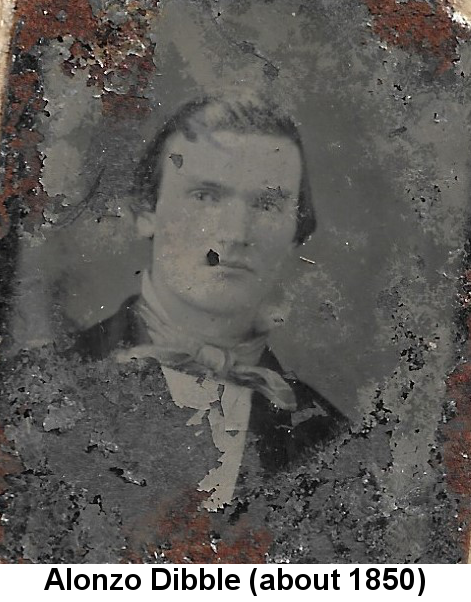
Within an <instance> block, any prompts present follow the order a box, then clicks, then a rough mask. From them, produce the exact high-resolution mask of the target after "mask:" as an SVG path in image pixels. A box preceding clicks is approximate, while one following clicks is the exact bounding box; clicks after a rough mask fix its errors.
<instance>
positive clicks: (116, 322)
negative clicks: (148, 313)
mask: <svg viewBox="0 0 471 602" xmlns="http://www.w3.org/2000/svg"><path fill="white" fill-rule="evenodd" d="M138 299H139V296H138V295H135V296H133V297H129V298H128V299H126V301H124V303H122V304H121V306H120V307H119V309H118V311H117V312H116V313H114V314H113V315H112V316H110V317H109V318H106V319H105V320H101V321H100V322H97V323H96V324H94V325H93V326H90V327H89V328H87V329H85V330H81V331H78V332H77V333H76V334H75V335H74V343H73V345H72V347H71V351H72V352H75V353H78V354H79V355H80V356H82V357H83V358H84V359H91V360H99V359H104V358H106V357H108V356H109V355H110V354H111V353H112V352H113V351H114V350H115V349H118V348H120V347H128V346H132V345H135V344H136V343H137V342H138V338H139V333H140V331H141V329H142V325H141V324H140V319H139V316H138V314H137V302H138Z"/></svg>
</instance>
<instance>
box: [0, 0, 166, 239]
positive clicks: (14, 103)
mask: <svg viewBox="0 0 471 602" xmlns="http://www.w3.org/2000/svg"><path fill="white" fill-rule="evenodd" d="M157 5H158V3H157V2H155V3H154V6H153V8H152V10H143V9H142V7H141V6H139V3H137V2H130V3H129V5H128V6H127V10H126V20H125V21H124V22H123V23H122V24H119V25H116V24H114V23H112V22H111V21H110V20H109V18H108V17H107V14H106V11H101V12H100V13H98V15H96V16H94V15H93V13H92V10H91V7H90V4H89V2H88V1H87V0H18V4H17V11H16V16H15V23H14V31H13V39H12V54H13V55H14V56H15V57H16V62H17V64H21V61H22V60H25V62H27V63H28V62H29V61H28V58H29V53H30V52H31V51H32V50H33V49H34V48H35V47H36V46H37V45H38V44H40V43H44V42H47V41H48V40H53V39H58V40H62V39H64V38H65V37H66V36H71V37H72V38H73V40H74V41H73V43H72V45H71V48H70V56H69V57H67V58H66V59H65V60H64V62H63V65H62V67H63V69H64V71H65V72H66V73H68V75H70V77H73V75H74V72H75V71H76V70H79V69H82V70H84V69H85V70H87V71H88V76H89V81H88V85H90V86H96V87H98V88H99V90H100V93H101V99H102V108H103V112H104V114H105V115H109V116H110V117H112V118H116V117H119V118H121V119H128V118H135V117H139V116H142V115H145V114H146V113H147V112H148V111H149V106H148V103H147V101H146V99H145V98H144V96H143V91H144V88H145V86H146V84H147V81H148V75H149V73H150V72H151V71H152V70H153V69H154V64H153V61H152V56H153V51H154V46H153V45H152V44H150V43H148V42H147V41H146V35H147V31H148V27H149V24H150V23H151V22H152V20H153V19H155V18H156V17H157V15H158V12H157ZM115 75H119V77H120V79H121V80H122V81H123V82H126V81H128V83H129V85H128V89H127V90H126V91H125V92H123V93H122V94H116V93H114V92H112V91H109V90H107V83H108V82H109V81H110V79H111V78H112V77H114V76H115ZM6 90H7V95H8V101H7V107H6V111H5V115H4V124H5V129H4V131H3V145H4V149H5V157H6V158H5V175H4V179H3V186H2V191H1V193H0V239H1V238H4V237H5V236H6V235H7V234H8V232H9V231H10V227H11V212H12V211H13V210H14V208H15V207H16V208H17V207H18V206H21V208H22V210H23V213H24V215H23V216H22V217H23V218H24V219H23V223H24V224H25V226H26V227H28V225H33V224H37V223H41V220H42V212H43V210H44V208H45V207H46V205H47V204H48V202H49V201H50V199H49V197H48V195H47V193H46V191H45V190H44V188H43V186H42V184H41V182H40V175H41V169H42V159H41V156H40V153H39V151H38V150H37V145H38V143H39V142H40V141H41V137H40V134H39V133H38V132H37V131H35V129H34V127H35V126H34V125H31V123H34V116H35V115H36V114H37V113H38V112H40V111H42V110H44V108H45V106H46V103H45V102H44V100H43V97H42V89H41V80H40V76H39V74H38V69H37V68H36V67H35V66H32V67H31V68H27V69H23V70H21V72H19V73H15V72H13V71H12V73H11V74H10V77H9V79H8V82H7V86H6Z"/></svg>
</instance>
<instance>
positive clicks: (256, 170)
mask: <svg viewBox="0 0 471 602" xmlns="http://www.w3.org/2000/svg"><path fill="white" fill-rule="evenodd" d="M175 156H178V161H175V160H174V159H175ZM165 157H166V164H167V165H168V166H169V167H168V168H167V169H169V170H170V171H172V172H174V173H175V175H177V176H179V177H187V178H198V177H201V178H203V179H214V178H217V179H218V180H220V179H224V180H227V179H229V180H231V179H234V180H235V181H237V180H239V179H240V178H242V177H243V178H245V179H247V178H250V180H252V181H253V182H254V183H256V182H257V181H260V182H261V183H262V182H264V181H265V180H267V181H268V180H269V181H271V182H273V181H274V180H276V181H277V183H276V185H279V186H282V187H285V186H289V187H290V188H291V187H295V186H296V185H297V184H298V183H299V179H300V176H301V158H300V152H299V149H298V147H297V145H296V144H295V142H293V141H292V140H291V139H290V138H288V137H287V136H273V135H269V134H263V133H238V132H231V131H226V130H222V131H208V132H207V133H206V132H202V133H199V134H198V136H197V137H196V139H194V140H188V139H187V138H186V137H185V136H184V135H183V134H182V133H177V134H174V135H173V136H172V137H171V138H170V139H169V140H168V142H167V147H166V153H165ZM171 158H173V160H172V159H171ZM247 183H248V182H247Z"/></svg>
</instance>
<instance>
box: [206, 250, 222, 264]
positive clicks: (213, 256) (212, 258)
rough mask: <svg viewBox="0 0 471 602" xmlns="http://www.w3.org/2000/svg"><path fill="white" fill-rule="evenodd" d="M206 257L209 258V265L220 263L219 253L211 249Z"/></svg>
mask: <svg viewBox="0 0 471 602" xmlns="http://www.w3.org/2000/svg"><path fill="white" fill-rule="evenodd" d="M206 257H207V258H208V263H209V265H217V264H218V263H219V253H216V251H213V250H212V249H209V251H208V253H207V255H206Z"/></svg>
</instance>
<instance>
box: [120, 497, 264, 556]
mask: <svg viewBox="0 0 471 602" xmlns="http://www.w3.org/2000/svg"><path fill="white" fill-rule="evenodd" d="M206 496H207V494H202V493H197V492H192V491H189V492H182V494H181V495H180V496H179V497H178V499H174V500H171V501H169V502H167V504H160V506H159V508H158V509H157V510H156V511H155V512H154V513H152V514H148V515H145V516H142V517H140V518H139V520H138V521H137V523H136V524H135V525H133V528H132V529H131V530H129V532H128V533H127V538H128V541H129V545H130V548H129V549H128V550H127V554H126V558H125V561H126V562H129V563H138V564H139V563H142V562H144V559H143V557H142V551H144V550H145V551H146V552H147V554H148V555H150V556H151V557H152V556H158V557H160V558H162V559H163V560H165V561H167V562H171V563H177V564H181V563H193V564H225V563H236V564H245V563H249V564H251V563H258V564H261V563H264V562H265V559H266V554H267V553H268V550H269V548H270V545H271V544H272V542H273V537H272V535H271V534H270V532H269V531H268V530H267V529H265V528H260V527H257V528H254V527H253V525H251V524H250V519H248V518H246V517H242V518H241V519H240V520H239V521H238V523H237V524H235V525H232V526H229V525H228V524H227V522H226V523H225V525H224V534H221V536H219V535H218V534H217V531H218V527H217V524H216V520H217V517H216V518H214V517H213V516H212V514H210V513H208V512H207V511H205V510H199V509H198V506H199V504H200V503H201V501H202V500H203V499H204V498H205V497H206ZM152 534H158V537H159V540H160V542H162V541H163V542H165V543H164V545H163V546H162V543H160V544H156V542H155V541H154V542H152V541H150V539H149V538H150V537H152ZM215 534H216V535H215Z"/></svg>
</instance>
